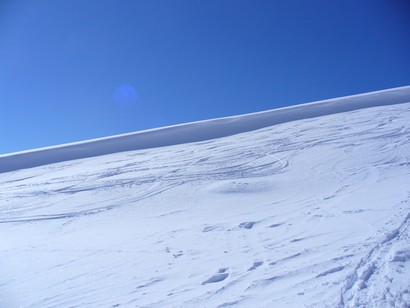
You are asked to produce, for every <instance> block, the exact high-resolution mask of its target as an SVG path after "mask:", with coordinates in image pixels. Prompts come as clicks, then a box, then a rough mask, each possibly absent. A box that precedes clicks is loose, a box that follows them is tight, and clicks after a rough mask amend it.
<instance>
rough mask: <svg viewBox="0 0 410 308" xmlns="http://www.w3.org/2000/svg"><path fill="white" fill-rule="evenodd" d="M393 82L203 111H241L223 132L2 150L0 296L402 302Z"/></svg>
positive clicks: (121, 302)
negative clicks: (82, 153) (341, 95)
mask: <svg viewBox="0 0 410 308" xmlns="http://www.w3.org/2000/svg"><path fill="white" fill-rule="evenodd" d="M392 91H393V92H394V91H398V92H396V94H397V95H387V96H383V97H384V98H383V101H381V100H380V101H379V102H378V103H377V104H376V105H379V106H378V107H373V108H359V109H357V110H351V108H350V109H348V110H350V111H348V112H343V113H342V112H340V113H334V112H327V113H325V114H326V115H324V116H319V115H320V113H315V112H313V111H312V110H310V108H316V110H317V109H320V110H324V109H325V107H324V106H326V104H324V105H321V104H320V103H318V104H311V105H302V106H299V107H294V108H296V109H292V108H290V109H281V110H285V111H286V110H288V111H286V112H290V110H293V112H294V113H292V112H290V114H293V115H292V116H290V115H289V118H288V119H292V120H295V121H290V122H286V121H279V120H278V122H277V123H278V124H277V125H274V126H266V125H263V126H265V127H264V128H261V129H258V130H253V131H246V130H245V129H244V127H242V126H241V125H242V124H243V125H245V124H244V123H250V122H254V121H255V119H253V120H252V117H255V116H256V117H257V115H250V116H248V117H250V118H248V119H246V117H247V116H243V117H236V118H230V119H222V120H220V121H219V120H214V122H212V121H211V122H200V124H197V125H199V126H198V127H197V128H198V129H199V127H204V126H207V127H208V128H207V129H205V128H204V129H203V128H201V129H199V130H197V131H202V132H209V130H211V131H216V129H215V130H213V129H212V128H215V127H217V126H215V127H213V124H212V123H214V124H215V123H225V124H224V125H228V124H227V123H228V122H240V123H242V124H241V125H238V126H237V127H242V128H243V129H244V130H243V132H242V133H240V134H235V135H230V134H231V133H233V131H230V134H228V135H230V136H225V137H221V138H218V139H212V140H205V139H209V138H208V137H210V136H211V135H207V136H206V137H207V138H203V139H201V141H197V142H194V141H195V140H193V139H190V140H188V141H190V142H191V143H187V144H185V143H181V142H183V140H182V139H181V140H179V141H178V142H175V140H176V139H173V142H172V143H173V144H174V145H171V146H162V147H155V148H150V146H144V148H141V149H139V150H134V151H128V152H118V153H111V154H108V155H101V156H97V157H89V158H82V159H77V160H67V161H62V162H59V163H55V164H41V165H39V166H37V167H35V168H30V169H23V168H27V167H28V166H29V165H27V164H25V163H26V162H25V161H24V159H22V160H21V162H20V165H18V159H17V158H18V157H20V158H22V157H23V158H24V157H25V158H29V157H33V156H24V155H28V154H27V152H26V153H22V154H21V153H20V154H17V155H14V156H13V155H9V156H3V157H2V158H0V162H1V163H2V165H1V166H2V171H3V173H2V174H1V175H0V188H1V189H0V234H1V237H0V260H1V262H0V273H1V275H0V307H21V306H22V307H230V306H233V307H304V306H307V307H364V306H366V307H409V306H410V239H409V226H410V185H409V183H410V161H409V156H410V99H408V102H405V101H402V100H401V99H400V100H398V99H397V96H400V97H405V98H406V97H407V95H409V88H401V89H394V90H392ZM384 93H392V92H389V91H386V92H384ZM379 94H380V93H379ZM383 95H384V94H383ZM359 97H360V100H362V101H363V103H366V104H367V105H366V106H373V104H374V102H373V100H376V101H378V100H379V98H380V95H375V93H371V94H369V95H362V96H359ZM350 100H351V98H347V99H346V101H344V100H343V99H340V100H339V103H338V104H340V108H341V109H340V110H341V111H343V108H344V107H343V106H341V105H343V104H344V103H346V104H347V105H349V101H350ZM328 102H329V101H328ZM380 105H381V106H380ZM332 106H333V105H332ZM332 108H333V107H332ZM353 109H356V108H353ZM295 110H299V111H297V112H296V111H295ZM302 110H304V111H306V112H308V116H307V118H306V119H299V120H296V119H298V118H292V117H293V116H294V115H295V114H297V113H299V112H302ZM285 111H282V112H285ZM309 111H311V112H312V113H309ZM278 112H279V111H278ZM332 113H333V114H332ZM275 114H276V115H277V114H278V113H275V111H272V113H271V116H272V117H273V118H275V117H276V116H275ZM259 115H263V113H261V114H259ZM282 115H283V114H282ZM299 116H301V114H300V115H299ZM266 117H269V116H268V114H266ZM279 118H281V119H282V117H279ZM279 118H277V119H279ZM285 118H286V117H285ZM248 120H249V121H248ZM275 121H276V120H275ZM256 122H257V121H256ZM273 122H274V121H273ZM201 123H202V124H201ZM266 123H268V121H267V122H265V124H266ZM270 123H272V122H270ZM279 123H280V124H279ZM190 125H194V126H195V124H190ZM215 125H217V124H215ZM245 126H246V125H245ZM179 127H180V128H181V126H179ZM182 127H184V126H182ZM185 127H186V126H185ZM191 127H193V126H191ZM223 127H229V125H228V126H223ZM180 128H177V130H178V129H180ZM249 128H251V129H255V128H257V127H251V126H249V127H247V129H249ZM167 130H168V132H169V133H171V132H170V131H169V130H170V129H165V131H167ZM171 131H172V129H171ZM183 131H184V130H183ZM156 132H158V131H156ZM188 132H189V130H187V134H186V136H188V135H189V133H188ZM235 132H238V131H235ZM162 133H164V131H162ZM159 135H161V136H162V138H165V137H164V136H167V134H165V135H164V134H159ZM159 135H158V136H159ZM158 138H159V137H158ZM175 138H176V137H175ZM181 138H182V137H181ZM184 138H185V137H184ZM195 138H196V137H195ZM201 138H202V137H201ZM104 140H107V139H104ZM108 140H113V139H108ZM158 140H159V139H158ZM162 141H165V139H164V140H162ZM185 141H187V140H185ZM178 143H181V144H178ZM83 144H85V145H86V148H87V147H88V149H90V148H92V144H93V142H91V143H83ZM94 144H95V143H94ZM77 145H78V144H77ZM77 145H75V147H76V146H77ZM157 145H158V144H157ZM116 146H117V145H115V146H114V148H115V147H116ZM158 146H159V145H158ZM70 147H71V146H64V147H60V148H58V149H59V150H58V151H60V150H61V149H62V148H63V149H64V151H67V153H69V152H70ZM124 149H125V148H122V149H118V148H117V150H119V151H122V150H124ZM58 151H57V152H58ZM53 152H54V153H56V152H55V148H54V149H48V150H46V153H45V152H42V153H43V154H44V155H46V156H47V155H48V154H50V153H51V154H52V153H53ZM97 152H98V151H97ZM97 152H96V153H97ZM28 153H38V151H33V152H28ZM97 154H98V155H99V154H101V153H97ZM10 157H14V158H15V159H16V160H14V161H13V160H8V159H11V158H10ZM47 157H49V156H47ZM67 157H69V156H67ZM20 158H19V159H20ZM5 161H9V162H10V161H11V162H12V163H15V165H13V167H12V168H9V169H10V170H13V171H10V172H6V171H7V167H5V166H4V162H5ZM50 162H52V161H45V162H43V163H50Z"/></svg>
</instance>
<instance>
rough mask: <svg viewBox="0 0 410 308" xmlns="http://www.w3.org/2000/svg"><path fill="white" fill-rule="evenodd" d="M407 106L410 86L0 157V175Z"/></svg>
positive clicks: (409, 97)
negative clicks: (308, 121)
mask: <svg viewBox="0 0 410 308" xmlns="http://www.w3.org/2000/svg"><path fill="white" fill-rule="evenodd" d="M407 102H410V86H407V87H400V88H394V89H389V90H383V91H377V92H371V93H366V94H359V95H353V96H346V97H341V98H336V99H329V100H323V101H319V102H315V103H308V104H303V105H297V106H291V107H286V108H280V109H274V110H270V111H265V112H258V113H253V114H247V115H241V116H233V117H226V118H220V119H213V120H206V121H199V122H193V123H186V124H181V125H175V126H169V127H163V128H158V129H152V130H146V131H141V132H136V133H130V134H123V135H118V136H112V137H106V138H100V139H94V140H89V141H83V142H76V143H70V144H65V145H60V146H55V147H47V148H41V149H35V150H31V151H24V152H18V153H11V154H6V155H0V173H4V172H9V171H14V170H18V169H24V168H31V167H36V166H41V165H47V164H52V163H57V162H63V161H70V160H74V159H80V158H87V157H95V156H100V155H105V154H112V153H118V152H124V151H132V150H139V149H147V148H155V147H162V146H169V145H176V144H182V143H190V142H198V141H205V140H211V139H215V138H220V137H226V136H231V135H234V134H238V133H243V132H247V131H252V130H257V129H260V128H263V127H268V126H271V125H276V124H280V123H285V122H289V121H294V120H301V119H308V118H313V117H319V116H323V115H330V114H336V113H341V112H347V111H352V110H357V109H362V108H369V107H377V106H384V105H393V104H401V103H407Z"/></svg>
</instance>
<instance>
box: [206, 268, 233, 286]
mask: <svg viewBox="0 0 410 308" xmlns="http://www.w3.org/2000/svg"><path fill="white" fill-rule="evenodd" d="M227 270H228V269H227V268H221V269H219V271H218V274H215V275H213V276H211V277H209V278H208V279H207V280H205V281H204V282H203V283H202V284H203V285H205V284H208V283H217V282H221V281H223V280H225V279H226V278H227V277H228V276H229V274H228V273H225V272H226V271H227Z"/></svg>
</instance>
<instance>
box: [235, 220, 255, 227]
mask: <svg viewBox="0 0 410 308" xmlns="http://www.w3.org/2000/svg"><path fill="white" fill-rule="evenodd" d="M255 224H256V222H254V221H250V222H242V223H240V224H239V226H238V228H241V229H252V228H253V226H254V225H255Z"/></svg>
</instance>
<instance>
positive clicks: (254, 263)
mask: <svg viewBox="0 0 410 308" xmlns="http://www.w3.org/2000/svg"><path fill="white" fill-rule="evenodd" d="M261 265H263V261H255V262H253V265H252V266H251V267H250V268H249V269H248V272H250V271H253V270H255V269H256V268H258V267H259V266H261Z"/></svg>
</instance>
